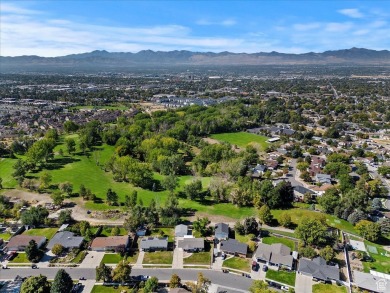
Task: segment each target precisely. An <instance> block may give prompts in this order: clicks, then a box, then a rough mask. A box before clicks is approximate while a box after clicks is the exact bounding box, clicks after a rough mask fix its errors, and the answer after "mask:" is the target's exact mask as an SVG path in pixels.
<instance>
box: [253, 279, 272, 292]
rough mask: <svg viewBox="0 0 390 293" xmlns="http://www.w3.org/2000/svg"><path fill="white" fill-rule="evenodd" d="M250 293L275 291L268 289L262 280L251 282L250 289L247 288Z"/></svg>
mask: <svg viewBox="0 0 390 293" xmlns="http://www.w3.org/2000/svg"><path fill="white" fill-rule="evenodd" d="M249 292H251V293H274V292H277V291H274V290H270V289H268V284H267V283H266V282H265V281H262V280H255V281H253V283H252V285H251V287H250V288H249Z"/></svg>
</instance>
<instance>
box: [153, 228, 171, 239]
mask: <svg viewBox="0 0 390 293" xmlns="http://www.w3.org/2000/svg"><path fill="white" fill-rule="evenodd" d="M150 236H155V237H166V236H168V242H173V241H174V240H175V230H174V229H173V228H157V229H153V230H152V231H151V233H150Z"/></svg>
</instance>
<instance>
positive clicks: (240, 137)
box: [210, 132, 269, 150]
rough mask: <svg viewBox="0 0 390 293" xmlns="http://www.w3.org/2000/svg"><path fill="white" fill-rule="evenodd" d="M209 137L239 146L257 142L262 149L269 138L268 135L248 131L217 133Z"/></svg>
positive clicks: (266, 144)
mask: <svg viewBox="0 0 390 293" xmlns="http://www.w3.org/2000/svg"><path fill="white" fill-rule="evenodd" d="M210 137H211V138H214V139H216V140H220V141H226V142H228V143H230V144H232V145H237V146H239V147H246V146H247V145H248V144H250V143H258V144H259V145H260V146H261V148H262V149H263V150H264V149H265V148H266V147H267V146H268V142H267V140H268V139H269V137H266V136H261V135H257V134H252V133H248V132H234V133H219V134H213V135H211V136H210Z"/></svg>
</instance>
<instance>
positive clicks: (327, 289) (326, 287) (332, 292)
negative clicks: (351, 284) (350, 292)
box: [313, 284, 347, 293]
mask: <svg viewBox="0 0 390 293" xmlns="http://www.w3.org/2000/svg"><path fill="white" fill-rule="evenodd" d="M313 293H347V288H346V287H344V286H337V285H330V284H315V285H313Z"/></svg>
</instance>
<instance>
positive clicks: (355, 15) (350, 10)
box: [337, 8, 364, 18]
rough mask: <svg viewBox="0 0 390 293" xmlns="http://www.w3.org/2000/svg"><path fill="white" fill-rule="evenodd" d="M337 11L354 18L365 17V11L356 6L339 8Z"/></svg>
mask: <svg viewBox="0 0 390 293" xmlns="http://www.w3.org/2000/svg"><path fill="white" fill-rule="evenodd" d="M337 12H338V13H341V14H343V15H346V16H348V17H352V18H362V17H364V15H363V13H361V12H360V11H359V9H356V8H348V9H341V10H338V11H337Z"/></svg>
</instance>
